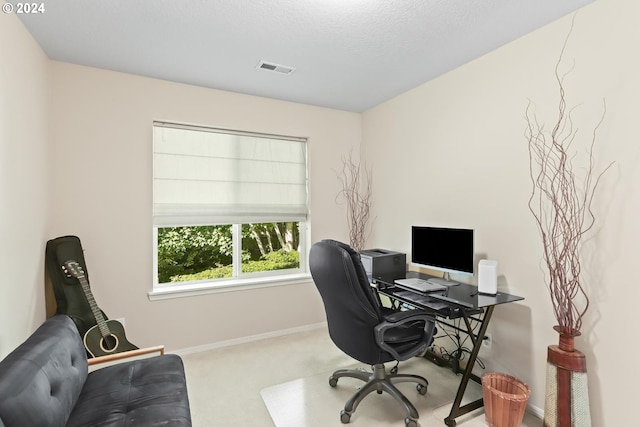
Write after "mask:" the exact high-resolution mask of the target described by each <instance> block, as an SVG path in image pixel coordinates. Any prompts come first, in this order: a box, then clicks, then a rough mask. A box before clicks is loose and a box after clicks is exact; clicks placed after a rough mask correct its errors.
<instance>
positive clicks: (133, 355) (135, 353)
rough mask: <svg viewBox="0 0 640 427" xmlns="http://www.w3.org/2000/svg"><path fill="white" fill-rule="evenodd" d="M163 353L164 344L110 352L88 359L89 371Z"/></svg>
mask: <svg viewBox="0 0 640 427" xmlns="http://www.w3.org/2000/svg"><path fill="white" fill-rule="evenodd" d="M154 353H155V354H154ZM163 354H164V345H157V346H154V347H146V348H139V349H136V350H130V351H123V352H121V353H114V354H109V355H107V356H98V357H92V358H89V359H88V360H87V363H88V364H89V371H94V370H96V369H100V368H104V367H106V366H111V365H115V364H116V363H122V362H128V361H129V360H137V359H144V358H146V357H153V356H162V355H163Z"/></svg>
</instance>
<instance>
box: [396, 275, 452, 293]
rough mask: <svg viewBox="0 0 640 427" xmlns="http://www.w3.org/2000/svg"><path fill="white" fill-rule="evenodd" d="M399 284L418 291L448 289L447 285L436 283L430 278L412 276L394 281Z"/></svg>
mask: <svg viewBox="0 0 640 427" xmlns="http://www.w3.org/2000/svg"><path fill="white" fill-rule="evenodd" d="M394 282H395V283H396V284H397V285H400V286H402V287H404V288H407V289H412V290H414V291H418V292H434V291H443V290H445V289H447V287H446V286H444V285H441V284H438V283H434V282H432V281H431V279H429V280H424V279H417V278H410V279H396V280H395V281H394Z"/></svg>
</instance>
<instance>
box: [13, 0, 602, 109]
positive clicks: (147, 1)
mask: <svg viewBox="0 0 640 427" xmlns="http://www.w3.org/2000/svg"><path fill="white" fill-rule="evenodd" d="M593 1H594V0H396V1H392V0H209V1H206V0H171V1H170V0H81V1H79V0H55V1H51V2H46V3H45V7H46V11H45V13H43V14H32V15H18V16H19V18H20V19H21V20H22V22H23V23H24V25H25V26H26V28H27V30H28V31H29V32H30V33H31V34H32V35H33V37H34V38H35V39H36V41H37V42H38V43H39V44H40V46H41V47H42V48H43V50H44V51H45V52H46V54H47V55H48V56H49V58H50V59H53V60H57V61H64V62H70V63H74V64H81V65H87V66H91V67H97V68H103V69H108V70H115V71H121V72H126V73H131V74H137V75H142V76H148V77H155V78H159V79H164V80H170V81H175V82H182V83H188V84H193V85H199V86H204V87H211V88H216V89H223V90H229V91H233V92H240V93H247V94H251V95H258V96H264V97H269V98H276V99H283V100H288V101H294V102H300V103H305V104H311V105H318V106H324V107H329V108H336V109H341V110H347V111H355V112H361V111H364V110H367V109H368V108H371V107H374V106H376V105H377V104H379V103H381V102H383V101H386V100H388V99H390V98H393V97H394V96H396V95H399V94H401V93H403V92H405V91H407V90H409V89H412V88H414V87H416V86H418V85H420V84H422V83H424V82H426V81H428V80H430V79H433V78H434V77H437V76H439V75H441V74H443V73H446V72H447V71H449V70H451V69H454V68H456V67H458V66H460V65H462V64H464V63H466V62H468V61H470V60H473V59H475V58H477V57H479V56H481V55H483V54H485V53H487V52H490V51H491V50H493V49H495V48H497V47H499V46H502V45H504V44H506V43H508V42H510V41H512V40H514V39H516V38H518V37H520V36H522V35H524V34H526V33H528V32H530V31H532V30H535V29H536V28H539V27H541V26H543V25H545V24H547V23H549V22H551V21H553V20H555V19H558V18H560V17H561V16H564V15H566V14H568V13H571V12H572V11H574V10H576V9H578V8H580V7H582V6H584V5H586V4H588V3H591V2H593ZM261 60H265V61H267V62H272V63H275V64H282V65H286V66H290V67H293V68H295V71H294V72H293V73H291V74H288V75H284V74H279V73H274V72H268V71H264V70H260V69H257V68H256V66H257V65H258V63H259V61H261Z"/></svg>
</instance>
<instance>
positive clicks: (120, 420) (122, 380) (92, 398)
mask: <svg viewBox="0 0 640 427" xmlns="http://www.w3.org/2000/svg"><path fill="white" fill-rule="evenodd" d="M156 425H158V426H159V425H162V426H190V425H191V415H190V410H189V400H188V397H187V385H186V380H185V373H184V366H183V363H182V359H180V357H179V356H177V355H175V354H166V355H163V356H157V357H152V358H148V359H142V360H134V361H130V362H125V363H121V364H118V365H113V366H109V367H106V368H102V369H98V370H96V371H93V372H91V373H90V374H89V376H88V377H87V380H86V383H85V386H84V388H83V390H82V393H81V394H80V397H79V398H78V402H77V404H76V407H75V409H74V410H73V412H72V413H71V416H70V417H69V421H68V423H67V426H104V427H107V426H119V427H124V426H156Z"/></svg>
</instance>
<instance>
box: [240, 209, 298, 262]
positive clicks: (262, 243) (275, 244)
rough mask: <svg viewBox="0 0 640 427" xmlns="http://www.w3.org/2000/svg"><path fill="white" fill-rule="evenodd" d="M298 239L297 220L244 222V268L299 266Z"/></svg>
mask: <svg viewBox="0 0 640 427" xmlns="http://www.w3.org/2000/svg"><path fill="white" fill-rule="evenodd" d="M299 242H300V227H299V223H297V222H275V223H273V222H264V223H260V224H242V272H243V273H256V272H262V271H273V270H285V269H290V268H299V267H300V255H299V254H298V246H299Z"/></svg>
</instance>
